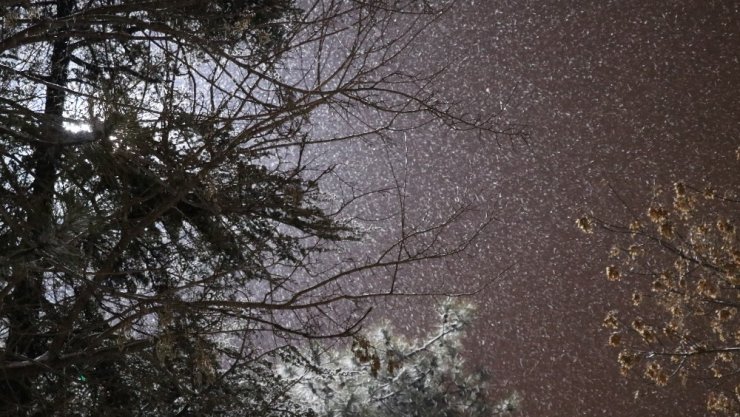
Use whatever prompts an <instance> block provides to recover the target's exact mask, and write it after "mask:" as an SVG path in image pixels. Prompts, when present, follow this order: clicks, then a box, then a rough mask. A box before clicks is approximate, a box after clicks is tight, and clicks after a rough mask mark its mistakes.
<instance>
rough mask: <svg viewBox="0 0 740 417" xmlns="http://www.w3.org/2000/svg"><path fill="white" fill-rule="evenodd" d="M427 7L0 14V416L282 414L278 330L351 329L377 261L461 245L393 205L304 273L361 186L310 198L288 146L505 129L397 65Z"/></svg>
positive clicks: (386, 3)
mask: <svg viewBox="0 0 740 417" xmlns="http://www.w3.org/2000/svg"><path fill="white" fill-rule="evenodd" d="M298 3H299V4H298ZM450 6H451V3H449V2H427V1H411V0H409V1H401V0H381V1H372V2H367V1H359V0H350V1H346V0H314V1H302V2H296V3H294V2H293V1H289V0H234V1H227V0H166V1H165V0H126V1H123V0H84V1H83V0H53V1H34V0H31V1H2V2H0V91H2V94H1V95H0V154H1V155H2V158H1V159H0V205H1V209H0V286H1V287H0V343H1V344H0V413H2V414H5V415H54V414H56V415H152V416H155V415H156V416H162V415H181V416H185V415H209V414H212V415H213V414H218V415H228V414H229V413H239V415H243V414H246V415H291V414H295V413H299V410H300V407H299V405H296V404H291V403H290V402H289V401H287V400H286V399H285V395H286V394H285V393H286V390H287V388H286V387H285V386H284V384H283V383H282V382H281V380H280V379H279V378H278V377H277V376H275V375H274V373H273V372H271V370H270V369H271V366H272V363H273V361H274V360H277V359H276V358H280V360H283V361H286V360H287V361H289V360H294V361H300V360H301V359H300V357H299V355H295V354H294V353H295V351H294V350H293V349H292V348H291V347H290V344H291V342H290V340H291V338H294V337H298V338H325V337H338V336H343V335H351V334H353V333H354V332H355V331H356V330H357V329H358V325H359V323H360V322H361V321H362V319H363V317H365V315H366V314H367V305H365V304H363V301H364V300H367V299H369V298H372V297H377V296H381V295H387V294H393V293H394V292H395V288H396V287H395V285H394V283H395V280H396V276H395V275H394V274H395V271H397V267H398V266H400V265H404V264H407V263H410V262H417V261H421V260H424V259H430V258H437V257H441V256H449V255H452V254H455V253H457V252H459V251H461V250H463V249H464V248H465V246H466V245H467V244H468V242H469V240H470V239H472V238H473V237H474V235H475V233H472V234H470V235H467V236H462V237H461V238H460V239H458V240H456V241H454V242H451V239H440V236H441V235H443V234H445V231H446V230H447V229H448V228H449V227H450V225H451V224H452V223H453V222H454V221H455V220H456V219H458V218H459V217H460V216H461V215H462V214H463V213H464V212H465V210H466V208H465V207H461V208H460V211H459V212H456V213H453V214H452V215H451V216H450V218H449V219H446V220H444V221H442V222H440V223H438V224H432V225H426V226H424V225H416V226H412V225H410V224H409V223H408V221H407V220H406V219H405V218H404V216H405V215H404V213H403V211H402V210H401V212H400V213H399V214H398V215H397V217H396V218H397V219H399V224H400V225H401V229H402V233H400V235H399V236H400V237H399V238H398V239H397V241H395V242H394V243H392V244H390V245H389V246H388V247H385V248H384V249H383V250H381V251H380V252H378V253H375V254H370V255H368V256H367V257H365V258H363V259H362V260H344V261H343V262H341V263H334V264H330V265H327V264H325V263H322V262H320V260H321V259H320V257H321V256H322V254H323V253H325V252H326V251H330V250H332V249H334V248H336V247H337V246H336V245H337V244H338V243H339V242H342V241H344V240H351V239H358V238H361V235H360V234H359V233H358V232H356V231H355V230H354V228H353V227H352V225H353V219H352V217H351V216H350V215H348V214H347V208H348V207H350V206H352V204H353V203H354V202H355V201H356V200H357V199H359V198H362V197H363V196H364V195H363V194H360V193H359V192H358V193H349V194H347V195H343V196H339V197H336V196H335V197H334V198H333V199H332V198H329V196H327V195H325V194H322V192H321V190H320V187H319V186H320V184H321V183H322V181H323V180H324V179H325V178H326V177H327V176H329V175H331V173H332V170H331V166H323V167H321V166H315V165H312V163H311V161H310V160H309V158H308V157H307V156H306V155H307V154H308V153H309V152H310V150H311V149H312V146H316V145H321V146H332V144H340V143H343V142H345V141H348V140H356V139H362V138H366V139H379V140H384V139H387V138H388V137H389V135H391V134H393V133H394V132H397V131H398V130H399V129H404V128H408V126H409V124H407V122H408V121H409V120H410V118H413V119H414V121H415V123H416V125H419V124H424V123H428V122H432V121H439V122H442V123H443V125H446V126H447V127H448V128H450V129H476V130H479V131H482V132H491V133H493V134H496V133H497V132H498V133H503V134H514V133H516V132H514V131H508V130H506V129H504V128H500V127H498V126H496V124H495V123H494V122H495V121H494V120H493V119H480V118H475V117H471V116H469V115H467V114H464V113H458V112H457V111H456V110H455V106H454V105H453V104H451V103H448V102H446V101H445V100H444V99H443V98H441V97H439V96H438V95H437V94H435V93H434V90H433V85H434V84H433V83H434V79H435V77H436V76H437V75H438V74H437V73H435V72H429V73H425V72H417V71H412V70H410V69H408V68H406V67H404V66H403V65H401V60H402V58H403V56H404V54H405V52H406V51H407V50H408V49H409V48H410V46H411V45H413V42H414V41H415V39H416V38H417V37H418V36H419V34H420V33H421V32H422V31H423V29H424V27H426V25H427V24H428V23H429V22H430V21H432V20H433V19H435V18H436V17H437V16H439V14H440V13H442V12H444V11H445V9H446V8H448V7H450ZM318 114H320V115H321V117H322V118H323V120H328V121H330V122H331V126H329V127H327V128H323V129H318V128H316V125H315V124H314V121H315V120H316V116H317V115H318ZM399 195H400V192H399ZM484 223H485V222H484ZM378 275H384V276H385V277H386V278H387V279H386V280H385V281H383V282H384V285H385V286H384V287H382V288H378V287H376V288H375V289H374V290H372V291H370V290H368V288H370V287H364V288H360V287H358V286H351V282H356V280H358V279H360V278H365V279H368V280H370V279H373V277H376V276H378ZM350 281H351V282H350Z"/></svg>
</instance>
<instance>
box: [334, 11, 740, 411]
mask: <svg viewBox="0 0 740 417" xmlns="http://www.w3.org/2000/svg"><path fill="white" fill-rule="evenodd" d="M421 44H422V45H421V46H420V47H419V48H418V49H417V50H416V55H415V57H413V59H412V60H410V62H409V65H411V66H418V65H433V64H435V63H438V62H441V61H444V60H450V61H453V62H455V63H456V64H455V65H454V66H453V68H452V71H451V72H450V73H449V74H448V76H447V77H446V78H445V83H444V85H443V87H444V92H445V93H446V94H448V95H450V96H452V97H454V98H455V99H459V100H461V101H463V102H465V103H466V106H467V107H468V109H469V110H470V111H471V112H478V111H480V112H483V113H486V112H490V111H492V109H494V110H495V109H497V108H500V107H502V106H504V107H505V108H506V115H507V117H508V118H510V120H514V121H516V122H520V123H525V124H527V125H528V126H529V131H530V132H531V137H530V139H529V141H528V144H527V145H525V144H523V143H521V142H514V143H508V142H506V141H504V142H503V143H496V141H493V140H490V139H488V140H487V139H485V138H484V139H478V138H476V137H470V136H466V135H465V134H462V133H461V134H457V135H449V134H438V133H437V132H435V131H434V129H431V128H430V129H427V130H425V131H420V132H417V133H415V134H413V135H410V136H409V137H408V140H407V142H406V143H407V145H408V150H407V151H406V148H404V147H401V146H399V147H398V152H407V153H406V155H407V156H408V169H409V171H408V172H409V180H410V184H411V187H410V188H409V191H410V199H409V200H410V201H412V202H413V204H415V207H416V208H417V209H418V210H419V211H420V212H425V213H429V214H430V215H434V214H435V213H445V211H446V210H448V209H449V208H450V207H451V206H452V205H453V204H454V198H455V197H456V196H457V197H459V198H463V199H470V200H473V201H475V202H476V203H477V204H478V206H479V207H480V208H481V209H482V210H486V211H489V212H491V213H493V214H494V215H495V216H496V217H497V218H499V219H500V220H501V221H500V222H497V223H495V224H494V225H493V226H492V227H491V228H489V229H488V230H487V232H486V234H485V236H483V238H482V239H481V241H480V242H479V243H478V245H477V246H476V247H475V248H473V250H472V251H471V252H470V254H469V255H470V256H467V257H465V258H461V259H458V260H457V261H449V262H446V263H444V264H443V265H436V266H435V267H433V268H432V267H427V268H426V269H424V268H422V269H421V270H415V271H410V272H409V273H408V275H409V276H410V277H411V278H410V279H412V280H413V281H414V284H415V285H417V286H418V287H427V288H435V287H439V286H441V285H449V284H459V283H462V284H463V285H464V286H469V287H470V286H475V285H476V284H478V283H480V282H482V280H484V279H485V278H486V277H490V276H492V275H495V274H497V273H498V272H499V271H501V270H503V269H504V268H505V267H506V266H508V265H512V264H513V267H512V269H511V270H510V271H509V272H508V273H507V275H506V277H505V279H503V280H501V281H498V282H497V283H496V284H495V285H492V286H490V287H489V288H487V289H486V291H484V292H483V293H482V294H480V295H479V296H477V297H476V298H475V301H476V302H477V304H478V306H479V318H478V321H477V322H476V328H475V329H474V332H473V335H472V337H471V340H470V343H469V346H470V352H468V354H469V355H470V357H471V363H472V364H475V365H479V364H480V365H484V366H486V367H488V368H489V369H491V370H492V371H493V373H494V385H495V386H497V387H499V388H500V389H501V391H502V392H506V391H508V390H517V391H519V392H521V394H522V395H523V397H524V410H523V412H522V415H525V416H552V417H558V416H563V417H566V416H574V415H587V416H601V415H603V416H624V417H627V416H676V415H702V414H703V406H704V398H703V397H702V396H700V395H697V394H696V393H695V392H692V391H684V390H682V389H681V388H680V387H676V386H675V385H674V386H672V388H670V389H664V390H657V391H656V390H655V389H654V388H653V387H652V386H651V385H650V384H648V383H645V382H642V381H640V380H638V379H630V380H625V379H624V378H622V377H621V376H620V375H619V374H618V370H617V365H616V363H615V360H614V352H613V351H611V350H609V349H607V347H606V346H605V339H606V337H607V335H606V333H604V331H602V329H601V328H600V321H601V319H602V318H603V316H604V315H605V313H606V312H607V311H608V310H610V309H611V308H613V307H614V306H616V305H618V304H619V299H620V297H623V296H624V294H623V292H622V291H621V290H620V288H619V287H618V286H614V285H610V283H607V282H606V280H605V279H603V267H604V263H605V262H606V256H607V254H606V252H607V251H608V248H609V246H610V245H609V243H608V242H604V243H603V245H598V244H596V245H594V243H593V241H589V240H587V239H585V238H584V237H583V236H581V235H580V234H579V233H578V231H577V230H576V229H575V227H574V219H575V218H576V217H578V216H579V215H580V214H581V213H584V212H587V211H594V212H596V213H599V214H601V215H604V216H606V217H609V216H611V217H615V218H621V219H624V218H625V213H626V212H625V209H623V208H620V204H619V203H618V201H617V199H616V198H615V196H614V194H613V193H612V192H611V191H610V187H611V188H613V189H615V190H617V191H618V192H619V193H620V194H621V195H622V196H623V197H624V198H625V199H626V200H627V201H628V202H632V203H634V204H635V206H639V205H640V204H642V205H643V206H644V204H645V203H646V202H647V201H649V199H650V197H651V195H652V191H653V189H654V187H655V186H656V185H663V186H670V185H671V184H672V183H673V182H674V181H677V180H685V181H687V182H688V183H691V184H695V185H697V186H701V185H703V184H705V183H707V182H708V181H709V182H712V183H714V184H718V185H722V186H724V187H726V188H729V189H732V190H735V191H737V190H738V187H739V185H740V184H739V182H738V177H739V174H740V166H739V165H738V161H737V160H736V159H735V149H736V148H737V147H738V145H740V117H739V116H740V103H739V102H738V98H737V97H738V91H740V63H739V62H738V51H740V6H738V4H736V3H735V2H730V1H726V2H719V1H693V2H691V1H672V2H653V1H601V0H600V1H566V0H554V1H544V0H537V1H534V0H533V1H508V2H504V1H493V0H476V1H471V0H466V1H461V2H460V5H459V6H458V7H457V8H456V9H455V10H453V11H452V12H451V14H450V15H449V16H448V17H447V18H445V19H444V20H443V21H441V22H440V23H439V24H437V25H436V26H433V27H431V28H430V30H429V33H428V36H427V37H426V38H425V39H423V40H422V42H421ZM357 158H358V159H357V160H356V161H351V162H352V164H350V163H349V162H348V165H349V166H352V167H354V168H353V169H357V170H358V171H359V172H361V175H370V174H368V172H371V171H372V170H373V168H372V167H375V169H377V165H375V162H374V161H373V160H372V159H367V158H365V157H364V156H358V157H357ZM373 175H380V176H382V175H383V173H380V174H378V173H376V174H373ZM440 266H441V267H440ZM391 304H392V305H393V306H395V308H396V309H395V310H393V311H391V312H390V313H391V315H393V316H395V317H403V318H404V320H399V322H401V323H402V324H403V323H411V322H413V321H411V320H408V318H413V317H416V316H415V314H419V315H420V316H419V317H423V314H424V309H423V308H422V307H418V306H409V304H408V301H407V300H398V301H397V302H393V303H391ZM425 304H428V303H425ZM406 327H407V328H409V327H411V326H410V325H407V326H406Z"/></svg>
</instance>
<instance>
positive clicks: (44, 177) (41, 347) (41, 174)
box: [0, 0, 74, 415]
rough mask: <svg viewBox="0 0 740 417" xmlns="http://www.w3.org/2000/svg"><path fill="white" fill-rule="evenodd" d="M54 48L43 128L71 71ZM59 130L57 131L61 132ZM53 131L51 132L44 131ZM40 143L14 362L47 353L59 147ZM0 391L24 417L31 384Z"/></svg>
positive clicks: (62, 12) (60, 49) (20, 382)
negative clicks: (47, 251)
mask: <svg viewBox="0 0 740 417" xmlns="http://www.w3.org/2000/svg"><path fill="white" fill-rule="evenodd" d="M73 7H74V1H73V0H59V1H57V17H64V16H67V15H69V14H70V13H72V10H73ZM57 36H58V38H57V39H56V40H55V41H54V42H53V44H52V56H51V62H50V64H49V76H48V81H49V83H50V84H48V85H47V87H46V102H45V108H44V114H45V116H46V117H45V118H44V119H45V120H47V123H57V124H59V125H61V123H62V117H63V115H64V101H65V96H66V93H65V90H64V88H63V87H64V86H65V85H66V83H67V77H68V68H69V38H67V37H65V36H64V34H63V33H59V34H58V35H57ZM59 127H61V126H59ZM45 130H46V131H50V132H51V131H54V130H55V129H45ZM43 140H44V141H43V142H41V141H39V142H36V143H32V144H31V146H32V149H33V154H32V156H31V162H32V165H33V174H34V180H33V183H32V186H31V195H30V198H29V206H28V207H29V209H28V214H27V216H28V222H27V224H28V233H27V234H26V235H25V236H24V238H23V239H22V240H21V243H20V246H21V248H23V249H26V251H27V252H26V253H27V254H28V255H27V256H28V257H27V259H28V262H27V264H26V267H24V268H18V269H15V270H14V271H13V273H14V275H16V276H15V277H14V278H16V279H14V280H13V281H14V282H17V283H18V284H17V285H16V287H15V289H14V290H13V292H12V294H11V297H10V300H9V302H8V303H7V305H8V306H9V309H8V311H7V317H8V328H9V332H8V339H7V345H6V346H5V351H6V355H7V356H8V357H9V358H12V359H13V360H27V359H33V358H36V357H38V356H39V355H41V354H43V353H44V352H45V350H46V347H45V335H44V333H45V331H46V330H45V329H43V328H42V327H41V325H40V324H41V323H40V320H41V310H42V308H43V301H44V287H43V270H44V269H45V268H44V267H45V265H44V264H43V261H42V259H43V258H42V255H41V253H40V252H41V251H42V250H43V249H44V246H46V245H47V244H48V243H49V239H50V237H51V236H52V231H53V227H54V215H53V208H54V188H55V185H56V182H57V178H58V174H57V164H58V162H59V159H60V154H61V150H62V149H61V147H60V145H58V144H57V143H55V142H57V141H56V138H53V137H48V138H43ZM3 382H4V383H3V386H0V392H2V393H3V394H1V395H0V415H24V414H26V413H27V411H28V409H29V408H30V407H31V406H32V404H33V401H34V398H33V397H34V396H33V384H32V382H33V381H32V379H31V378H29V377H17V378H13V377H10V378H4V381H3Z"/></svg>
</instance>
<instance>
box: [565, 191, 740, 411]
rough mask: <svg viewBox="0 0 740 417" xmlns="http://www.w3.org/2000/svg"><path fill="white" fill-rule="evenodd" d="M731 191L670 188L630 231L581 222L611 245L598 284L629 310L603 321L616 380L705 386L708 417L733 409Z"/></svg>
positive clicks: (735, 285)
mask: <svg viewBox="0 0 740 417" xmlns="http://www.w3.org/2000/svg"><path fill="white" fill-rule="evenodd" d="M738 203H740V200H738V199H737V196H736V195H733V194H732V193H731V192H717V191H716V190H713V189H711V188H707V189H706V190H703V191H702V190H699V189H695V188H692V187H689V186H687V185H685V184H683V183H676V184H675V185H674V189H673V192H672V193H665V192H659V193H657V194H656V196H655V199H654V201H652V202H651V203H650V204H649V205H648V206H647V207H646V208H645V211H644V215H643V216H640V217H635V218H634V219H633V220H632V222H631V223H629V224H623V225H620V224H615V223H614V222H610V221H607V220H605V219H603V218H599V217H597V216H586V217H583V218H581V219H579V220H578V221H577V225H578V226H579V227H580V228H581V229H582V230H583V231H585V232H587V233H593V231H594V230H599V231H601V232H606V233H608V234H609V236H611V237H612V238H614V239H615V240H616V242H617V243H616V245H615V246H614V248H613V249H612V254H611V255H612V257H613V262H612V263H611V264H610V265H608V266H606V278H607V279H608V280H609V281H615V282H619V283H621V284H622V285H625V286H628V287H629V288H631V290H632V293H631V298H630V300H628V301H629V304H631V305H632V306H633V309H632V310H631V311H626V312H625V311H623V312H619V311H617V310H614V311H611V312H609V314H608V315H607V317H606V319H605V320H604V322H603V325H604V327H606V328H607V329H609V330H610V335H609V339H608V340H609V345H611V346H613V347H615V348H617V349H619V353H618V355H617V359H618V362H619V364H620V366H621V370H622V373H623V374H625V375H627V374H629V373H631V372H634V370H635V369H636V370H638V372H642V373H643V374H642V375H643V376H644V377H645V378H646V379H648V380H650V381H652V382H654V383H655V384H657V385H658V386H665V385H668V384H669V383H670V382H671V381H672V380H678V381H680V382H681V383H683V384H684V385H685V384H687V382H689V381H690V380H693V381H694V382H697V381H703V382H704V383H706V384H708V385H707V386H708V387H709V391H708V396H707V408H708V410H709V411H712V412H718V413H722V414H727V415H733V413H737V411H738V410H740V318H738V311H737V310H738V308H739V307H740V291H739V290H740V246H739V245H738V243H739V242H738V235H737V230H736V226H735V224H736V223H737V214H738Z"/></svg>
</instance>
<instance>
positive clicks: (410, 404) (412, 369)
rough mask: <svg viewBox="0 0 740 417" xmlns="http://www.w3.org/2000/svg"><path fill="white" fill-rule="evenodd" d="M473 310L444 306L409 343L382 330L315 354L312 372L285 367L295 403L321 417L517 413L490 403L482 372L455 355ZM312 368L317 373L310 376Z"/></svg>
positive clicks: (507, 403) (514, 402)
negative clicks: (348, 345) (428, 327)
mask: <svg viewBox="0 0 740 417" xmlns="http://www.w3.org/2000/svg"><path fill="white" fill-rule="evenodd" d="M471 314H472V307H471V306H470V305H469V304H464V303H453V302H451V301H450V300H448V301H447V302H445V303H443V304H442V305H441V306H440V308H439V318H440V323H439V325H438V326H437V328H436V329H434V331H432V332H430V333H429V334H427V335H424V336H423V337H422V338H421V339H420V341H416V342H414V343H411V342H409V341H407V340H406V339H405V338H404V337H402V336H400V335H397V334H394V332H393V331H391V329H390V328H389V327H388V326H383V327H379V328H378V329H376V330H375V331H374V332H371V333H369V334H367V335H364V336H357V337H356V338H355V340H354V342H353V344H352V347H351V349H349V350H346V351H332V352H329V354H326V355H322V354H319V355H316V356H315V357H316V363H315V364H314V366H313V367H312V368H311V367H306V366H302V367H288V368H286V369H285V370H284V372H283V374H284V375H286V378H292V380H293V381H294V384H295V385H294V387H293V392H294V393H295V394H294V396H295V397H296V398H297V399H301V400H302V402H303V403H305V404H307V405H308V406H309V407H312V409H313V410H315V411H316V412H317V414H318V415H321V416H327V417H338V416H347V417H386V416H409V417H412V416H418V417H489V416H494V415H505V414H508V413H512V412H514V411H515V410H516V408H517V406H518V403H519V399H518V396H517V395H516V394H513V395H511V396H510V397H509V398H507V399H505V400H503V401H499V402H498V403H495V402H493V401H492V400H491V398H490V393H489V391H488V386H487V383H486V380H487V375H486V373H485V372H483V371H478V372H470V371H467V370H466V369H465V366H464V365H465V364H464V361H463V359H462V355H461V353H460V350H461V347H462V346H461V342H462V338H463V337H464V335H465V328H466V327H467V326H468V325H469V324H470V320H471V318H472V317H471ZM312 369H313V370H317V371H312Z"/></svg>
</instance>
